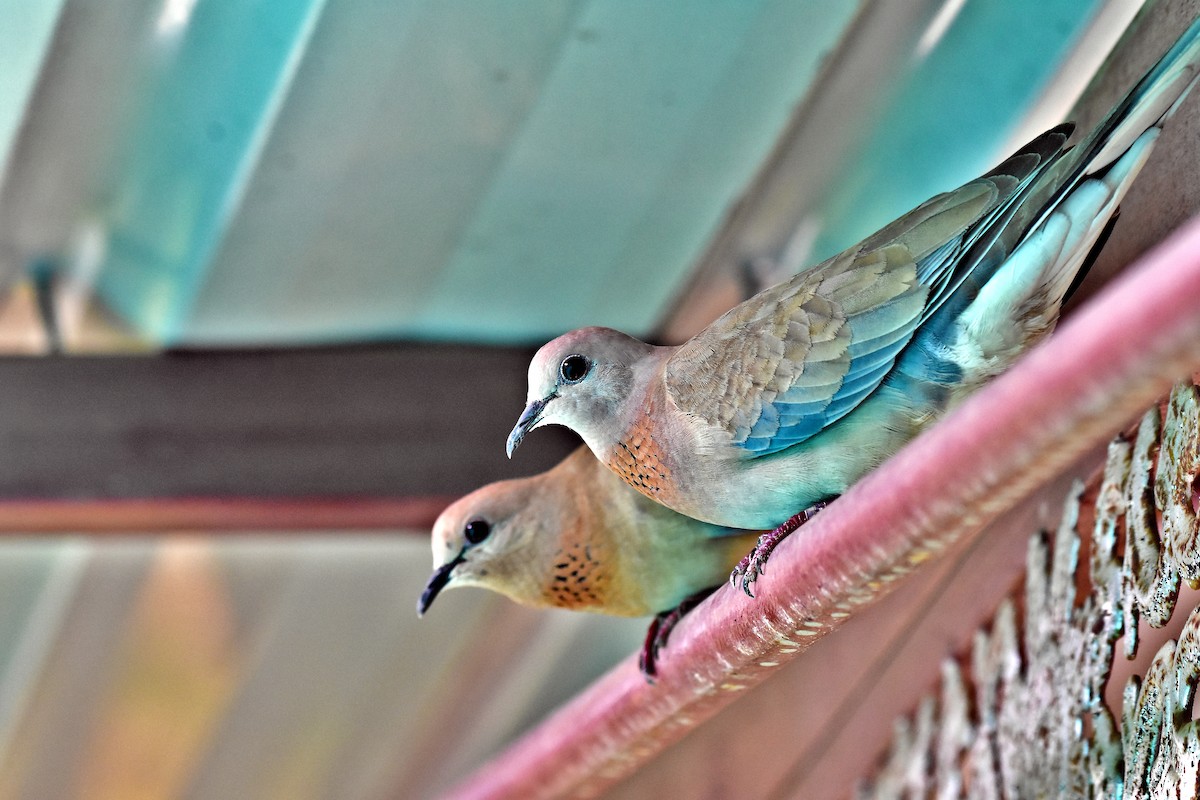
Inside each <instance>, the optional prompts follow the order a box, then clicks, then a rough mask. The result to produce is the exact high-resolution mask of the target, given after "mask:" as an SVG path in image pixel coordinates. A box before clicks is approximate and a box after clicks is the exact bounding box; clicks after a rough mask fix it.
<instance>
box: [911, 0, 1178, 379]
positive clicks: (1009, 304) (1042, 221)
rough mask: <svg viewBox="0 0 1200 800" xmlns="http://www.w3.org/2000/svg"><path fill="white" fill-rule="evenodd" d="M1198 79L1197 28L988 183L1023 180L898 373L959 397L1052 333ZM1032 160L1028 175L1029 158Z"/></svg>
mask: <svg viewBox="0 0 1200 800" xmlns="http://www.w3.org/2000/svg"><path fill="white" fill-rule="evenodd" d="M1198 78H1200V19H1197V20H1195V21H1194V22H1192V24H1191V25H1190V26H1189V27H1188V28H1187V30H1186V31H1185V32H1184V33H1183V35H1182V36H1180V38H1179V39H1178V40H1177V41H1176V42H1175V44H1174V45H1173V46H1172V47H1171V48H1170V49H1169V50H1168V51H1167V52H1166V54H1164V55H1163V57H1162V58H1161V59H1159V61H1158V63H1156V64H1155V65H1154V66H1153V67H1152V68H1151V69H1150V71H1149V72H1147V73H1146V75H1145V76H1144V77H1143V78H1142V79H1141V80H1140V81H1138V83H1137V84H1136V85H1135V86H1134V87H1133V88H1132V89H1130V90H1129V92H1128V93H1127V94H1126V95H1125V97H1123V98H1122V99H1121V100H1120V101H1119V102H1118V103H1117V104H1116V105H1115V106H1114V107H1113V109H1112V110H1111V111H1110V112H1109V113H1108V114H1107V115H1106V116H1105V117H1104V119H1103V120H1101V121H1100V122H1099V123H1098V124H1097V125H1096V127H1095V128H1093V129H1092V130H1091V131H1090V132H1089V133H1088V134H1087V135H1086V136H1085V137H1084V138H1083V140H1082V141H1081V142H1080V143H1079V144H1078V145H1076V146H1075V147H1071V148H1066V149H1064V148H1063V144H1064V142H1065V140H1066V138H1067V137H1068V136H1069V135H1070V133H1071V128H1070V127H1069V126H1059V127H1057V128H1054V129H1052V130H1050V131H1047V132H1046V133H1044V134H1042V136H1040V137H1038V138H1037V139H1034V140H1033V141H1032V142H1030V144H1029V145H1026V147H1024V148H1022V149H1021V150H1020V151H1018V152H1017V153H1016V154H1015V155H1014V156H1013V157H1011V158H1010V159H1008V160H1007V161H1005V162H1004V163H1003V164H1001V165H1000V166H998V167H997V168H996V170H994V171H993V173H989V175H1007V174H1010V173H1014V171H1015V174H1022V173H1024V174H1025V175H1026V176H1027V177H1026V179H1025V180H1024V181H1023V184H1024V185H1023V186H1022V187H1021V188H1020V189H1019V190H1018V191H1017V192H1016V193H1015V196H1014V197H1013V198H1011V200H1010V201H1009V202H1008V203H1006V204H1005V205H1004V206H1002V207H1000V208H997V209H996V210H995V211H994V212H993V213H992V214H991V215H989V217H988V218H987V219H985V220H982V221H981V225H982V228H983V229H982V230H980V231H979V235H978V236H977V237H976V240H975V241H974V243H973V244H972V245H971V247H970V249H969V251H968V252H967V253H965V254H963V255H962V257H961V263H962V264H965V265H967V268H966V269H962V270H961V271H960V272H959V273H958V280H957V282H955V285H953V286H950V287H948V288H949V290H950V291H952V292H953V293H954V294H955V298H954V301H953V302H950V303H948V304H946V305H945V306H944V307H942V308H941V309H940V310H939V311H937V312H936V313H935V315H934V318H931V320H930V323H931V324H929V325H926V326H924V327H923V329H922V332H921V333H920V334H918V340H919V341H917V340H915V341H914V344H916V345H917V346H916V347H912V348H909V351H910V352H908V353H906V354H905V357H904V358H902V359H901V363H900V364H899V370H898V371H899V372H902V373H904V374H906V375H909V376H917V377H918V378H920V379H922V380H935V381H936V380H937V379H936V378H934V377H932V376H948V375H953V376H954V379H953V380H952V381H951V382H950V385H949V387H948V388H951V389H952V391H953V393H954V394H956V395H958V394H962V393H965V392H966V391H969V390H970V389H971V388H973V387H974V386H976V385H978V384H979V383H981V382H983V381H985V380H987V379H988V378H990V377H993V376H994V375H996V374H998V373H999V372H1002V371H1003V370H1004V369H1007V368H1008V366H1009V365H1010V364H1011V363H1012V362H1013V360H1015V359H1016V358H1017V356H1019V355H1020V353H1022V352H1024V351H1025V350H1026V349H1028V348H1029V347H1030V346H1031V345H1032V344H1034V343H1035V342H1036V341H1037V340H1038V339H1040V338H1041V337H1043V336H1044V335H1046V334H1047V333H1049V331H1050V330H1052V329H1053V327H1054V324H1055V322H1056V321H1057V319H1058V315H1059V311H1060V309H1061V306H1062V303H1063V302H1064V299H1065V297H1066V296H1067V294H1068V293H1069V292H1070V291H1072V290H1073V288H1074V287H1075V286H1077V285H1078V283H1079V280H1080V278H1081V276H1082V273H1083V272H1084V271H1085V270H1086V269H1087V268H1088V267H1089V266H1090V265H1091V263H1092V261H1093V260H1094V254H1095V251H1096V249H1097V245H1098V243H1099V242H1101V241H1102V240H1103V239H1104V238H1105V237H1106V236H1107V232H1108V231H1109V230H1110V229H1111V224H1110V222H1111V220H1112V218H1113V216H1114V215H1115V214H1116V213H1117V209H1118V207H1119V205H1120V203H1121V200H1122V199H1123V198H1124V196H1125V193H1126V192H1127V191H1128V189H1129V186H1130V185H1131V184H1132V182H1133V180H1134V179H1135V178H1136V177H1137V175H1138V173H1139V172H1140V171H1141V168H1142V166H1143V165H1144V164H1145V162H1146V159H1147V158H1148V156H1149V154H1150V151H1151V150H1152V149H1153V147H1154V144H1155V142H1156V141H1157V139H1158V134H1159V131H1160V128H1161V126H1162V124H1163V123H1164V122H1165V121H1166V120H1167V119H1169V118H1170V116H1171V115H1172V114H1174V113H1175V111H1176V110H1177V109H1178V108H1179V105H1180V103H1181V101H1182V100H1183V98H1184V97H1186V96H1187V94H1188V92H1189V91H1190V90H1191V88H1192V87H1193V86H1194V85H1195V83H1196V81H1197V79H1198ZM1034 159H1036V161H1033V163H1035V164H1036V167H1033V168H1031V164H1027V163H1026V162H1027V161H1032V160H1034Z"/></svg>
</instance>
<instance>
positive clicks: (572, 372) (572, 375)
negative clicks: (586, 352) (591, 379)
mask: <svg viewBox="0 0 1200 800" xmlns="http://www.w3.org/2000/svg"><path fill="white" fill-rule="evenodd" d="M591 366H592V365H591V363H589V362H588V360H587V359H586V358H585V357H583V356H581V355H579V354H574V355H569V356H567V357H566V358H564V359H563V360H562V363H561V364H559V365H558V374H559V377H561V378H562V382H563V383H579V382H580V381H581V380H583V378H584V376H586V375H587V374H588V368H590V367H591Z"/></svg>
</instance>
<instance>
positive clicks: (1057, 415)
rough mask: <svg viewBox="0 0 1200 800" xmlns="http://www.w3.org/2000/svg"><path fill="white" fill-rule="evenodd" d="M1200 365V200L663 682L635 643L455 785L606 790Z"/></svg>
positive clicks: (670, 668) (865, 486)
mask: <svg viewBox="0 0 1200 800" xmlns="http://www.w3.org/2000/svg"><path fill="white" fill-rule="evenodd" d="M1197 369H1200V217H1198V218H1195V219H1193V220H1192V221H1190V222H1189V223H1187V224H1186V225H1184V226H1183V227H1181V228H1180V230H1179V231H1177V232H1176V234H1175V235H1173V236H1172V237H1171V238H1170V239H1169V240H1168V241H1167V242H1165V243H1164V244H1162V245H1160V246H1159V247H1157V248H1156V249H1154V250H1153V251H1152V252H1150V253H1148V254H1147V255H1146V256H1144V257H1143V258H1142V259H1140V260H1139V262H1138V263H1137V264H1136V265H1135V266H1133V267H1131V268H1129V269H1128V270H1126V271H1125V272H1124V273H1123V274H1122V275H1121V276H1119V277H1118V278H1117V279H1116V280H1114V281H1113V282H1112V283H1111V284H1110V285H1109V286H1108V287H1106V289H1105V290H1104V291H1103V292H1102V293H1101V294H1100V295H1099V296H1097V297H1096V298H1095V299H1094V300H1092V301H1091V302H1090V303H1089V304H1087V305H1086V306H1085V307H1083V308H1081V309H1080V310H1079V312H1078V313H1076V314H1075V315H1074V316H1073V317H1072V318H1071V319H1070V320H1068V321H1066V322H1064V324H1063V326H1062V327H1061V329H1060V330H1059V331H1058V333H1056V334H1055V335H1054V336H1052V337H1051V338H1050V339H1049V340H1048V341H1046V342H1045V343H1043V344H1042V345H1041V346H1040V347H1038V348H1035V349H1034V350H1033V351H1032V352H1030V354H1029V355H1028V356H1027V357H1026V358H1025V359H1024V360H1023V361H1022V362H1021V363H1020V364H1018V365H1017V366H1016V367H1015V368H1014V369H1012V370H1011V371H1010V372H1009V373H1007V374H1005V375H1003V376H1002V377H1000V378H999V379H997V380H996V381H995V382H994V383H992V384H991V385H990V386H988V387H987V388H986V389H984V390H983V391H981V392H979V393H978V394H977V395H975V396H974V397H972V398H970V399H969V400H968V401H967V402H966V403H964V404H963V405H962V407H960V408H959V409H958V410H956V411H955V412H954V413H953V414H952V415H950V416H949V417H947V419H946V420H945V421H944V422H942V423H941V424H939V425H937V426H935V427H934V428H933V429H931V430H930V431H928V432H927V433H926V434H925V435H923V436H921V437H920V438H918V439H917V440H916V441H914V442H912V443H911V444H910V445H909V446H907V447H906V448H905V449H904V450H902V451H901V452H900V453H898V454H897V455H896V456H895V457H894V458H892V459H891V460H890V461H889V462H888V463H887V464H884V465H883V466H882V467H880V468H879V469H878V470H876V471H875V472H874V473H872V474H871V475H868V476H867V477H866V478H864V479H863V480H862V481H860V482H859V483H858V484H857V485H856V486H854V487H853V488H852V489H851V490H850V491H849V492H847V493H846V494H845V496H844V497H842V498H841V499H839V500H838V501H837V502H836V503H834V504H832V505H831V506H830V507H829V508H828V509H827V510H826V511H824V512H822V513H821V514H820V515H819V516H818V517H817V518H816V519H815V520H814V521H813V522H811V523H809V524H808V525H806V526H805V528H804V529H803V531H801V533H800V534H798V535H796V536H792V537H791V538H789V539H786V540H785V541H784V542H783V543H782V544H781V545H780V547H779V548H778V549H777V550H776V551H775V553H774V555H773V556H772V558H771V561H770V564H769V565H768V569H767V573H766V575H765V576H764V577H763V578H761V579H760V580H759V582H758V584H757V587H756V592H757V594H758V599H757V600H751V599H749V598H747V597H745V596H744V595H742V594H740V593H738V592H736V591H733V590H732V589H731V588H730V587H728V586H726V587H725V588H723V589H722V590H720V591H718V592H717V593H716V594H714V595H713V596H712V597H711V598H709V600H707V601H706V602H705V603H704V604H703V605H702V606H701V607H700V608H698V609H697V610H696V611H694V612H693V613H692V614H691V615H689V616H688V617H687V618H685V620H684V621H683V623H681V624H680V626H679V628H678V629H676V631H675V633H674V635H673V636H672V639H671V644H670V646H669V647H668V649H667V651H666V653H665V655H664V657H663V660H662V663H661V666H660V677H659V680H658V683H657V684H656V685H653V686H651V685H648V684H647V683H646V682H645V680H643V679H642V677H641V675H640V674H639V673H638V671H637V664H636V659H633V658H631V659H627V660H626V661H625V662H623V663H621V664H619V665H617V666H616V667H615V668H614V669H613V670H612V671H610V672H609V673H608V674H607V675H605V676H604V677H602V678H601V679H600V680H598V681H597V682H596V683H594V684H593V685H592V686H590V687H589V688H587V689H586V690H584V691H583V692H582V693H580V694H579V695H578V696H576V697H575V698H574V699H573V700H572V701H570V702H569V703H567V704H566V705H564V706H563V707H562V708H560V709H559V710H558V711H556V712H555V713H554V714H553V715H551V716H550V717H549V718H548V719H546V720H545V721H544V722H543V723H542V724H541V725H539V726H538V727H537V728H535V729H534V730H532V731H531V732H530V733H528V734H527V735H526V736H524V737H523V738H522V739H520V740H518V741H517V742H516V743H515V744H513V745H512V746H510V747H509V748H508V749H507V750H506V751H505V752H503V753H501V754H500V755H499V756H498V757H497V758H495V759H494V760H493V761H491V762H490V763H488V764H486V765H484V766H483V767H482V768H481V769H480V770H479V771H477V772H476V773H475V774H474V775H472V776H470V777H469V778H468V780H466V781H465V782H464V783H463V784H461V785H460V786H459V787H457V788H456V790H454V791H453V792H452V796H453V797H459V798H482V797H487V798H503V797H512V798H536V797H557V796H562V795H573V796H593V795H595V794H598V793H599V792H601V791H602V790H603V789H604V788H605V787H607V786H610V785H611V784H613V783H615V782H617V781H619V780H621V779H622V778H623V777H625V776H627V775H629V774H630V773H631V772H633V771H634V770H635V769H637V768H638V767H639V766H640V765H641V764H643V763H644V762H646V761H647V760H649V759H650V758H652V757H654V756H655V755H656V754H657V753H658V752H660V751H661V750H662V749H663V748H665V747H667V746H668V745H670V744H671V743H673V742H675V741H677V740H678V739H680V738H681V737H682V736H683V735H684V734H685V733H687V732H688V731H689V730H691V729H692V728H694V727H695V726H697V725H699V724H700V723H702V722H703V721H704V720H706V719H708V718H709V717H711V716H712V715H713V714H715V713H716V712H717V711H719V710H720V709H722V708H723V707H724V706H726V705H727V704H729V703H731V702H733V700H734V699H735V698H737V697H738V694H739V692H740V691H742V690H744V689H747V688H749V687H751V686H754V685H756V684H758V683H759V682H760V681H762V680H763V679H764V678H766V677H767V676H768V675H770V674H771V672H772V671H773V670H774V669H775V668H776V667H777V666H778V665H780V664H782V663H785V662H787V661H790V660H791V659H793V658H795V657H796V656H797V655H798V654H799V653H800V652H803V651H804V650H805V649H807V648H808V646H810V645H811V644H812V643H813V642H815V641H816V640H817V639H818V638H820V637H821V636H823V635H824V634H826V633H828V632H829V631H830V630H832V629H833V628H835V627H837V626H838V625H839V624H840V623H841V622H842V621H844V620H845V618H846V617H847V616H848V615H849V614H850V613H852V612H853V610H854V609H855V608H857V607H859V606H861V605H864V604H866V603H868V602H871V601H873V600H876V599H878V598H879V597H881V596H883V595H884V594H886V593H887V590H888V589H889V588H890V587H891V585H892V583H893V581H894V579H895V578H896V577H897V576H899V575H901V574H904V573H906V572H909V571H911V569H912V568H914V567H915V566H916V565H918V564H920V563H921V562H923V561H925V560H927V559H928V558H929V557H930V556H932V555H934V554H935V553H936V552H937V551H938V550H940V549H943V548H944V547H945V546H947V545H948V544H949V543H951V542H953V541H955V540H957V539H959V538H961V537H963V536H966V535H969V534H973V533H975V532H977V531H979V530H980V529H981V528H982V527H983V526H984V525H986V524H987V523H989V522H990V521H992V520H993V519H995V518H996V517H997V516H999V515H1000V514H1001V513H1002V512H1004V511H1006V510H1008V509H1010V508H1012V507H1013V506H1015V505H1016V504H1017V503H1018V502H1020V500H1022V499H1023V498H1024V497H1026V496H1027V495H1028V494H1029V493H1031V492H1032V491H1033V490H1034V489H1035V488H1036V487H1037V486H1038V485H1040V484H1041V483H1042V482H1044V481H1045V480H1047V479H1049V478H1050V477H1052V476H1053V475H1055V474H1056V473H1058V472H1059V471H1061V470H1063V469H1065V468H1066V467H1067V466H1069V465H1070V464H1071V463H1072V462H1073V461H1074V460H1075V459H1076V458H1078V457H1079V456H1080V455H1082V454H1083V453H1085V452H1086V451H1087V450H1089V449H1090V448H1092V447H1094V446H1096V445H1097V444H1099V443H1101V442H1103V441H1104V440H1105V439H1107V438H1109V437H1110V436H1112V435H1113V434H1114V433H1115V432H1116V431H1118V430H1119V429H1120V428H1121V427H1122V426H1123V425H1125V424H1126V423H1127V422H1129V420H1130V419H1131V418H1133V417H1134V416H1135V415H1136V414H1138V413H1140V412H1141V411H1142V410H1144V409H1145V408H1146V407H1148V406H1149V405H1150V404H1151V403H1153V402H1154V401H1155V400H1157V399H1158V398H1159V397H1160V396H1161V395H1162V394H1164V393H1165V392H1166V391H1167V390H1168V389H1169V387H1170V386H1171V385H1172V383H1174V382H1175V381H1177V380H1179V379H1180V378H1183V377H1184V376H1187V375H1189V374H1191V373H1192V372H1193V371H1195V370H1197Z"/></svg>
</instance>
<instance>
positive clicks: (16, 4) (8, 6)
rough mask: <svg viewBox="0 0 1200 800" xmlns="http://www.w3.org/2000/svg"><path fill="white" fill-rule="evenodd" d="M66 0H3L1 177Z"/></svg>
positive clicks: (0, 25)
mask: <svg viewBox="0 0 1200 800" xmlns="http://www.w3.org/2000/svg"><path fill="white" fill-rule="evenodd" d="M63 2H65V0H0V180H2V179H3V177H4V167H5V164H6V163H7V162H8V159H9V157H10V153H11V152H12V146H13V142H14V141H15V139H16V136H17V131H18V130H19V129H20V125H21V118H22V116H23V115H24V113H25V107H26V104H27V103H28V102H29V97H30V95H31V94H32V93H33V87H34V85H35V84H36V82H37V76H38V71H39V70H40V69H41V65H42V59H43V58H44V57H45V54H46V53H47V52H48V51H49V49H50V42H51V37H52V36H53V33H54V23H55V21H56V20H57V19H58V14H59V12H60V11H61V10H62V5H63Z"/></svg>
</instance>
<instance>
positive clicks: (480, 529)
mask: <svg viewBox="0 0 1200 800" xmlns="http://www.w3.org/2000/svg"><path fill="white" fill-rule="evenodd" d="M491 532H492V526H491V525H489V524H488V523H487V520H485V519H473V520H471V521H470V522H468V523H467V524H466V526H464V527H463V538H465V539H466V540H467V541H468V542H470V543H471V544H479V543H480V542H482V541H483V540H484V539H486V538H487V537H488V534H490V533H491Z"/></svg>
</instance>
